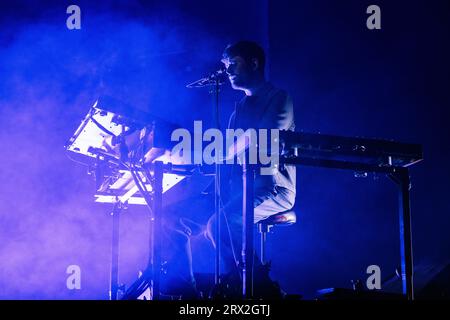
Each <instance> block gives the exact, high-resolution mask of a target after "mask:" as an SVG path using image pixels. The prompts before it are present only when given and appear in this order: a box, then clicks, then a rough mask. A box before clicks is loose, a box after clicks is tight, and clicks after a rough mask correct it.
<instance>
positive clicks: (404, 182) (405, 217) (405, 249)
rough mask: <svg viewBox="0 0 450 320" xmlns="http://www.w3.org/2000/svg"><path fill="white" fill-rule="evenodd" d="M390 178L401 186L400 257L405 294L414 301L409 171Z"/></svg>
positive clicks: (391, 175) (396, 173) (404, 170)
mask: <svg viewBox="0 0 450 320" xmlns="http://www.w3.org/2000/svg"><path fill="white" fill-rule="evenodd" d="M390 177H391V179H392V180H394V181H395V182H396V183H397V185H398V186H399V225H400V255H401V273H402V285H403V294H404V295H406V298H407V299H408V300H414V288H413V254H412V234H411V206H410V189H411V183H410V178H409V171H408V169H407V168H401V169H398V171H396V172H394V173H391V174H390Z"/></svg>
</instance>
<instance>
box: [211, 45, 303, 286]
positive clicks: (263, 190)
mask: <svg viewBox="0 0 450 320" xmlns="http://www.w3.org/2000/svg"><path fill="white" fill-rule="evenodd" d="M222 62H223V63H224V65H225V68H226V73H227V75H228V78H229V80H230V83H231V86H232V88H233V89H236V90H241V91H243V92H244V93H245V96H244V97H243V98H242V100H241V101H240V102H239V103H238V104H237V106H236V110H235V112H234V113H233V114H232V116H231V118H230V121H229V123H230V126H231V127H232V128H233V129H243V130H244V131H245V130H247V129H256V130H258V129H279V130H294V128H295V124H294V111H293V105H292V99H291V98H290V96H289V95H288V94H287V93H286V92H285V91H283V90H280V89H277V88H275V87H274V86H273V85H272V84H270V83H269V82H267V81H266V79H265V74H264V67H265V54H264V50H263V49H262V48H261V47H260V46H259V45H258V44H256V43H254V42H251V41H240V42H237V43H235V44H233V45H229V46H227V47H226V48H225V51H224V53H223V59H222ZM240 169H241V168H240V167H239V166H235V167H233V168H232V170H231V173H230V174H229V178H226V177H224V178H225V179H223V180H225V183H226V184H227V185H226V186H223V187H224V192H223V198H225V199H224V203H225V205H224V208H223V220H222V221H223V223H222V224H221V226H222V227H223V229H222V230H221V238H222V248H221V254H222V257H221V258H222V262H223V273H224V274H225V276H224V279H228V280H229V279H232V280H230V281H231V282H234V283H235V284H236V283H239V278H240V270H239V258H240V253H241V248H242V175H241V172H240ZM295 174H296V171H295V166H281V167H279V168H277V169H276V170H275V172H274V173H273V175H261V174H257V176H256V178H255V182H254V212H255V220H254V222H255V223H257V222H259V221H261V220H263V219H266V218H268V217H269V216H271V215H273V214H276V213H279V212H283V211H286V210H290V209H292V207H293V206H294V202H295V193H296V186H295ZM215 223H216V217H215V216H212V217H211V218H210V220H209V221H208V228H207V230H208V236H209V238H210V240H211V241H212V242H213V245H215V243H214V239H215V237H214V233H215ZM255 261H257V260H255ZM257 268H258V266H257ZM255 276H256V277H258V270H255ZM228 280H225V281H228ZM259 280H261V281H264V280H263V279H259ZM257 281H258V279H255V284H256V283H257Z"/></svg>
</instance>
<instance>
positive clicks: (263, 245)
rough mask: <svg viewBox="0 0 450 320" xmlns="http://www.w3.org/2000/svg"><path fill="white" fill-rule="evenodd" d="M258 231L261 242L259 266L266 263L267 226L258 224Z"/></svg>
mask: <svg viewBox="0 0 450 320" xmlns="http://www.w3.org/2000/svg"><path fill="white" fill-rule="evenodd" d="M258 231H259V233H260V234H261V242H260V249H259V251H260V254H261V264H263V265H264V264H265V263H266V241H267V233H268V232H269V226H268V225H265V224H262V223H258Z"/></svg>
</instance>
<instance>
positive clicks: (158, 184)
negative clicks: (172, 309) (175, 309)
mask: <svg viewBox="0 0 450 320" xmlns="http://www.w3.org/2000/svg"><path fill="white" fill-rule="evenodd" d="M163 169H164V168H163V163H162V162H161V161H157V162H155V171H154V172H155V173H154V184H153V188H154V189H153V196H154V198H153V217H152V224H151V225H152V226H151V230H150V232H151V248H150V252H151V254H150V256H151V267H152V296H153V300H159V299H160V295H161V292H160V287H161V286H160V269H161V243H162V242H161V236H162V232H161V228H162V220H161V219H162V191H163V188H162V184H163V173H164V172H163Z"/></svg>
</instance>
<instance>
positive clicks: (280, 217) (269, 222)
mask: <svg viewBox="0 0 450 320" xmlns="http://www.w3.org/2000/svg"><path fill="white" fill-rule="evenodd" d="M296 222H297V215H296V214H295V212H294V210H287V211H283V212H279V213H276V214H274V215H271V216H270V217H267V218H266V219H264V220H261V221H259V222H258V223H257V225H258V231H259V233H260V234H261V246H260V252H261V263H262V264H266V237H267V233H268V232H269V231H270V229H272V227H275V226H277V227H278V226H280V227H281V226H290V225H292V224H294V223H296Z"/></svg>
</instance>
